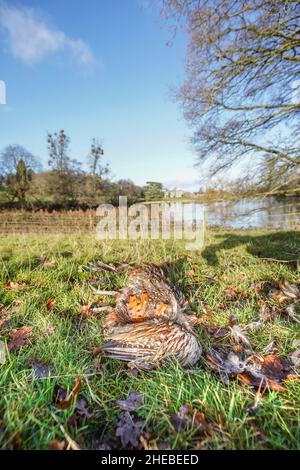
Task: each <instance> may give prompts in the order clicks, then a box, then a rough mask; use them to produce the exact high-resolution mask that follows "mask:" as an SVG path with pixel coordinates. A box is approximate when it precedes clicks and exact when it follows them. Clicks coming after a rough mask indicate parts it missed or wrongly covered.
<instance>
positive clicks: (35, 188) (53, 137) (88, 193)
mask: <svg viewBox="0 0 300 470" xmlns="http://www.w3.org/2000/svg"><path fill="white" fill-rule="evenodd" d="M47 148H48V156H49V160H48V169H47V170H45V169H43V168H42V165H41V164H40V163H39V161H38V159H37V158H36V157H35V156H34V155H32V154H31V153H30V152H29V151H28V150H26V149H25V148H24V147H22V146H20V145H9V146H7V147H6V148H5V149H4V150H3V151H2V152H1V154H0V206H1V207H15V208H23V209H39V208H40V209H50V210H53V209H56V210H59V209H75V208H81V209H88V208H94V207H97V206H98V205H99V204H101V203H103V202H106V203H112V204H117V203H118V199H119V196H121V195H125V196H127V198H128V202H129V204H132V203H134V202H136V201H138V200H140V199H141V198H142V197H143V190H142V188H141V187H139V186H137V185H135V184H134V183H133V182H132V181H131V180H127V179H122V180H119V181H117V182H113V181H112V177H111V173H110V169H109V166H108V165H107V164H105V163H104V161H103V156H104V150H103V146H102V145H101V143H99V141H98V140H97V139H93V140H92V143H91V147H90V151H89V153H88V155H87V163H88V171H85V170H83V168H82V164H81V163H80V162H78V161H77V160H76V159H74V158H72V156H71V153H70V138H69V137H68V136H67V134H66V133H65V131H64V130H61V131H59V132H57V133H53V134H51V133H49V134H48V136H47Z"/></svg>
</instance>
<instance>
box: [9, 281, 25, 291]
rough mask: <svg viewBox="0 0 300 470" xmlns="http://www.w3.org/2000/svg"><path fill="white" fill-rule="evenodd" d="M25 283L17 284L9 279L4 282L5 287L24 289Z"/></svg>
mask: <svg viewBox="0 0 300 470" xmlns="http://www.w3.org/2000/svg"><path fill="white" fill-rule="evenodd" d="M25 287H26V284H24V283H23V284H19V283H18V282H13V281H9V282H7V283H6V284H4V288H5V289H25Z"/></svg>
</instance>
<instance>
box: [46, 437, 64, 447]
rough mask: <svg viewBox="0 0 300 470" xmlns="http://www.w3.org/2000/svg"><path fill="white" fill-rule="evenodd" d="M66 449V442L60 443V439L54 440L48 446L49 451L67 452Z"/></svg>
mask: <svg viewBox="0 0 300 470" xmlns="http://www.w3.org/2000/svg"><path fill="white" fill-rule="evenodd" d="M65 448H66V442H65V441H59V440H58V439H52V441H50V442H49V445H48V449H49V450H65Z"/></svg>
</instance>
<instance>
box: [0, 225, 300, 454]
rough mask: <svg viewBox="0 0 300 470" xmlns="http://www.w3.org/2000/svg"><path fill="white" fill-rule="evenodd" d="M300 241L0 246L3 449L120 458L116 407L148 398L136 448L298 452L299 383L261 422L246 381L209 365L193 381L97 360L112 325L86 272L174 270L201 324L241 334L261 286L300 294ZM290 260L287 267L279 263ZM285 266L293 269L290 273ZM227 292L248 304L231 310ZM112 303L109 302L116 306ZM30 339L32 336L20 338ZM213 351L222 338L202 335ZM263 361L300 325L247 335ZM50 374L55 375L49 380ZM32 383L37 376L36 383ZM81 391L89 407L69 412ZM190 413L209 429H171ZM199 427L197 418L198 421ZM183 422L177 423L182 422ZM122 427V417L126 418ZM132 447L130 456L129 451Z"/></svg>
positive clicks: (108, 281)
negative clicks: (99, 309)
mask: <svg viewBox="0 0 300 470" xmlns="http://www.w3.org/2000/svg"><path fill="white" fill-rule="evenodd" d="M299 252H300V237H299V232H297V231H295V232H273V233H270V232H262V231H260V232H257V231H252V232H250V231H248V232H238V231H232V232H230V233H228V232H224V231H223V232H222V231H218V230H215V231H209V233H208V234H207V241H206V246H205V248H204V249H203V251H202V253H200V252H198V251H190V252H187V251H185V248H184V244H183V243H182V242H181V241H165V242H162V241H137V242H127V241H126V242H125V241H124V242H117V241H109V242H99V241H97V240H96V239H95V238H94V237H93V236H89V235H48V236H47V235H41V236H34V235H19V236H17V235H16V236H9V235H7V236H2V237H1V238H0V262H1V272H0V337H1V340H2V341H4V343H5V345H6V362H5V363H4V364H2V365H0V447H2V448H5V449H13V448H14V449H47V448H48V447H49V445H50V446H52V447H55V446H56V447H57V446H59V445H61V446H62V447H63V446H65V447H66V446H67V445H69V446H71V447H72V446H73V447H74V446H75V447H76V446H79V447H80V448H83V449H85V448H94V449H97V448H108V447H109V448H113V447H119V448H121V447H122V444H121V443H120V441H119V438H118V437H116V435H115V434H116V420H117V416H118V415H119V414H120V411H121V410H120V405H119V404H118V403H117V400H120V399H121V400H125V399H127V397H128V395H129V394H130V392H133V391H134V392H140V393H141V394H142V397H143V404H142V406H141V407H139V408H138V409H137V410H136V411H134V412H133V413H132V416H133V417H134V418H133V419H134V420H135V421H134V422H135V426H136V427H135V430H137V429H138V432H137V434H138V436H137V444H136V445H137V446H140V447H141V448H151V447H152V448H157V447H159V448H170V449H190V448H199V449H299V448H300V382H299V381H297V380H295V381H291V382H287V383H286V384H285V387H286V388H287V390H288V391H287V392H286V393H281V392H277V391H266V392H265V393H264V394H262V395H261V396H260V401H259V406H258V407H257V409H255V411H253V408H252V407H253V405H254V401H255V396H257V395H256V390H255V389H254V388H251V387H250V386H248V385H245V384H243V383H241V382H240V381H239V380H237V379H232V380H229V382H228V383H227V382H226V381H225V380H224V378H223V380H222V378H221V377H220V376H219V375H216V374H214V373H213V372H212V371H211V370H209V369H208V368H207V367H206V363H205V360H201V362H200V363H199V364H197V365H196V366H195V367H194V368H193V369H191V370H184V369H182V368H181V367H180V366H179V365H178V364H176V363H174V361H173V362H171V363H169V364H166V365H165V366H163V367H160V368H159V369H157V370H156V371H153V372H138V373H136V374H132V373H130V372H129V370H128V369H127V368H126V366H125V365H124V364H122V363H119V362H112V361H109V360H106V359H103V358H101V355H99V354H97V352H98V350H97V348H99V346H100V345H101V338H102V322H103V314H101V313H100V314H99V313H98V314H97V313H94V311H93V309H92V307H93V306H95V305H96V306H97V305H101V304H102V303H105V302H106V301H107V300H108V299H106V298H105V297H101V296H100V297H99V296H97V295H96V294H95V293H94V292H93V291H92V290H91V288H90V286H89V283H90V282H91V280H93V279H95V278H96V277H97V275H95V274H94V273H93V274H91V273H90V272H87V271H84V270H82V269H81V268H80V267H81V266H82V265H84V264H86V263H87V262H89V261H92V262H95V261H97V260H101V261H103V262H105V263H112V264H115V263H120V262H124V261H126V262H134V263H139V264H141V263H145V262H152V263H157V264H160V263H163V262H169V263H170V271H171V277H172V279H173V280H174V281H175V282H176V284H177V285H178V286H179V287H181V289H182V290H183V291H184V292H185V294H186V296H187V297H188V299H189V301H190V304H191V305H192V307H193V308H194V310H195V311H196V312H197V315H198V316H199V318H201V317H202V316H203V315H204V310H203V308H204V306H205V308H206V309H209V311H210V312H212V316H211V322H212V324H213V325H214V326H216V325H218V326H220V327H222V326H224V325H227V324H228V321H229V318H230V316H232V315H235V316H236V317H237V320H238V322H239V323H240V324H247V323H249V322H252V321H255V320H256V319H257V316H258V311H259V303H260V302H261V301H262V300H265V301H267V300H266V299H267V292H266V291H265V290H264V289H263V290H262V292H260V293H259V294H258V292H257V289H255V288H254V286H255V285H257V284H258V283H261V284H262V285H264V283H265V284H266V285H268V283H269V284H272V283H273V282H275V281H278V280H283V279H287V280H288V281H290V282H291V283H295V282H296V283H297V282H299V270H297V262H296V260H297V259H298V258H299ZM278 260H282V261H278ZM284 261H285V262H284ZM98 276H101V277H104V278H105V280H104V284H105V288H106V289H109V290H112V289H117V288H120V287H121V286H123V285H124V284H125V282H126V276H125V275H124V274H122V275H119V274H113V273H104V274H102V273H100V274H98ZM226 289H227V292H228V289H230V290H231V291H232V292H234V293H235V292H237V291H238V292H239V295H232V296H231V298H230V296H228V295H225V293H226ZM109 302H112V300H111V299H109ZM23 327H25V330H24V329H23V330H22V331H23V336H21V337H20V336H19V337H18V334H17V333H16V330H19V329H20V328H23ZM197 329H198V333H199V337H200V339H201V341H202V344H203V346H204V348H205V351H207V350H208V348H209V347H210V346H211V345H214V346H216V345H217V346H218V345H219V346H220V345H222V344H223V343H222V342H224V341H226V340H224V339H223V338H219V339H218V338H216V337H215V336H214V335H210V334H208V330H207V329H206V328H204V326H202V325H199V326H198V327H197ZM249 338H250V341H251V344H252V346H253V348H254V350H257V351H260V350H261V349H262V348H264V347H265V346H267V345H268V344H269V343H270V342H271V341H274V345H275V346H276V348H277V350H278V351H277V354H278V355H279V356H283V357H287V356H288V355H289V354H290V353H291V351H293V348H294V346H293V343H294V341H295V340H296V339H300V331H299V325H298V324H297V323H294V322H292V321H290V320H289V319H287V318H284V317H281V316H278V317H277V318H275V319H274V321H272V322H266V323H265V325H264V326H263V328H262V329H260V330H259V331H253V332H250V334H249ZM41 364H43V367H44V369H45V368H46V369H47V371H48V372H49V374H44V373H43V370H42V371H41V367H42V366H41ZM34 371H35V372H34ZM78 378H79V379H81V390H80V392H79V393H80V395H79V396H80V399H81V406H79V404H78V400H77V399H74V400H73V401H72V400H71V406H69V407H66V408H65V409H62V407H59V406H57V403H54V401H53V392H54V390H55V391H56V393H57V394H63V393H65V392H70V391H71V390H72V389H73V387H74V380H75V379H78ZM185 404H188V405H189V407H190V409H193V410H194V411H193V412H194V413H198V412H200V413H203V415H202V414H201V419H202V425H203V426H202V427H203V429H202V430H201V429H200V430H199V426H193V425H189V426H186V427H185V426H183V428H182V429H179V428H178V426H176V424H174V423H176V420H175V421H174V415H176V414H178V412H179V410H180V409H181V407H182V406H183V405H185ZM199 416H200V415H199ZM177 417H178V415H177ZM119 419H120V417H119ZM131 445H132V443H131V444H128V446H127V447H128V448H130V446H131Z"/></svg>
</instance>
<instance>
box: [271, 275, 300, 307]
mask: <svg viewBox="0 0 300 470" xmlns="http://www.w3.org/2000/svg"><path fill="white" fill-rule="evenodd" d="M270 295H271V297H272V298H273V299H274V300H275V301H276V302H278V303H279V304H282V303H284V302H286V301H293V302H295V301H296V300H299V299H300V290H299V288H298V286H297V285H296V284H290V283H289V282H288V281H287V280H285V281H283V282H279V283H278V288H277V289H275V290H272V291H271V292H270Z"/></svg>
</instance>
